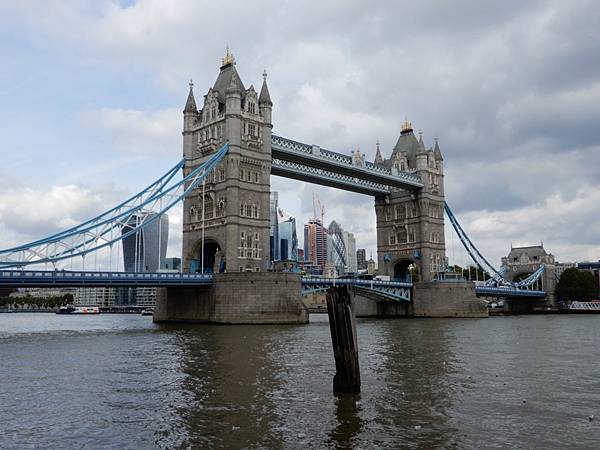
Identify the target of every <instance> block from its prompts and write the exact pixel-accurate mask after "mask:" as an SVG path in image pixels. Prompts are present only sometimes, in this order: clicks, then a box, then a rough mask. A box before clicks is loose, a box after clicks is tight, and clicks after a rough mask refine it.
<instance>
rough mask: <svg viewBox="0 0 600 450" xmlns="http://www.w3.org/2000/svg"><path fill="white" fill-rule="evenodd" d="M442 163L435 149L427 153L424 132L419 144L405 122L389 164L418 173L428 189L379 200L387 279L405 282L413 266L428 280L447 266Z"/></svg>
mask: <svg viewBox="0 0 600 450" xmlns="http://www.w3.org/2000/svg"><path fill="white" fill-rule="evenodd" d="M438 163H439V161H436V160H435V150H429V151H428V150H427V149H426V148H425V143H424V142H423V135H422V133H421V132H420V133H419V138H418V139H417V138H416V136H415V135H414V133H413V129H412V125H411V123H410V122H408V120H406V121H405V122H404V123H403V124H402V131H401V133H400V137H399V138H398V142H397V143H396V146H395V147H394V150H393V152H392V157H391V158H390V160H389V164H391V165H392V167H394V168H398V169H400V170H401V171H404V170H408V171H415V172H416V174H417V175H419V177H420V178H421V180H422V181H423V184H424V187H423V189H421V190H419V191H417V192H408V191H402V190H399V191H393V192H392V193H391V195H390V196H389V199H388V200H385V199H383V198H382V199H377V200H376V201H375V209H376V214H377V253H378V260H379V268H380V271H381V272H382V273H384V274H386V275H390V276H393V277H395V278H403V277H405V276H406V275H407V271H408V269H409V267H410V266H411V265H414V266H416V268H418V272H419V279H420V280H424V281H429V280H431V279H432V278H433V277H434V276H435V273H436V272H437V271H438V270H440V269H441V268H442V266H443V262H444V258H445V255H446V251H445V239H444V209H443V205H444V190H443V167H442V165H441V164H438Z"/></svg>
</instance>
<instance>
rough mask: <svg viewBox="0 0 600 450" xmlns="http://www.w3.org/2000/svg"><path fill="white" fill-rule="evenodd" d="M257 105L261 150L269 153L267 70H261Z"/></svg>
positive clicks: (270, 124) (270, 109)
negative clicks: (260, 118)
mask: <svg viewBox="0 0 600 450" xmlns="http://www.w3.org/2000/svg"><path fill="white" fill-rule="evenodd" d="M258 107H259V110H260V115H261V117H262V119H263V123H262V125H261V136H262V145H263V151H264V152H265V153H268V154H269V155H270V154H271V135H272V130H273V117H272V114H273V102H272V101H271V95H270V94H269V87H268V86H267V71H266V70H265V71H264V72H263V84H262V88H261V89H260V95H259V96H258ZM270 170H271V169H270V167H269V172H268V173H267V174H266V176H267V177H268V176H269V175H270Z"/></svg>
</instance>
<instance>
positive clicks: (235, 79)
mask: <svg viewBox="0 0 600 450" xmlns="http://www.w3.org/2000/svg"><path fill="white" fill-rule="evenodd" d="M231 87H234V88H235V89H238V90H239V91H241V92H242V93H243V92H245V91H246V88H244V83H242V80H241V78H240V76H239V74H238V73H237V70H236V69H235V65H234V64H233V63H228V64H225V65H223V66H221V71H220V72H219V76H218V77H217V80H216V81H215V84H214V86H213V90H215V91H217V98H218V99H219V102H221V103H225V93H226V92H227V89H230V88H231Z"/></svg>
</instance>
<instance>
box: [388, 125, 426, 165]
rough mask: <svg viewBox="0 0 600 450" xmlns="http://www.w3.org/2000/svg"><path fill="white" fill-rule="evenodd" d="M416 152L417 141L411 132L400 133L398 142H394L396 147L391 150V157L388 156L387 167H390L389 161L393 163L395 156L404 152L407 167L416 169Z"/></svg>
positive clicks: (417, 148)
mask: <svg viewBox="0 0 600 450" xmlns="http://www.w3.org/2000/svg"><path fill="white" fill-rule="evenodd" d="M418 151H419V141H417V138H416V137H415V135H414V133H413V132H412V130H410V131H403V132H402V133H400V137H399V138H398V141H397V142H396V145H395V146H394V149H393V150H392V155H391V156H390V159H389V160H387V161H386V162H387V163H388V165H391V161H393V160H394V159H395V158H396V155H397V154H399V153H401V152H406V157H407V160H408V166H409V167H416V166H417V153H418Z"/></svg>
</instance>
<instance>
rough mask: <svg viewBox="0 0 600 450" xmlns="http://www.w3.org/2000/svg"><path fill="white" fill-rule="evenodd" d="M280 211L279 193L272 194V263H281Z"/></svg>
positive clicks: (270, 241)
mask: <svg viewBox="0 0 600 450" xmlns="http://www.w3.org/2000/svg"><path fill="white" fill-rule="evenodd" d="M278 209H279V195H278V193H277V192H271V200H270V209H269V217H270V220H271V224H270V229H269V246H270V248H271V261H279V260H280V259H281V255H280V252H279V245H280V243H279V225H278V224H279V220H278V218H277V210H278Z"/></svg>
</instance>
